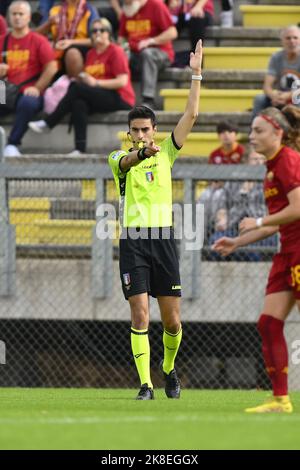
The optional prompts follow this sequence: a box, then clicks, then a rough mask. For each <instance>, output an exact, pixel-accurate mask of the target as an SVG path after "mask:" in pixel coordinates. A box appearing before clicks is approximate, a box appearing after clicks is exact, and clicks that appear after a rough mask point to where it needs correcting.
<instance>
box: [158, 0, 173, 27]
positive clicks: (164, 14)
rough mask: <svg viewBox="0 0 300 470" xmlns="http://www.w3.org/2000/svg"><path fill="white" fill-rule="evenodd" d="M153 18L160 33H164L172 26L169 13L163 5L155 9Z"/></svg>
mask: <svg viewBox="0 0 300 470" xmlns="http://www.w3.org/2000/svg"><path fill="white" fill-rule="evenodd" d="M155 17H156V20H157V25H158V26H159V28H160V29H161V31H165V30H166V29H168V28H170V26H174V22H173V20H172V17H171V14H170V11H169V9H168V7H167V6H166V5H165V4H164V3H163V4H162V5H159V6H158V8H157V10H156V9H155Z"/></svg>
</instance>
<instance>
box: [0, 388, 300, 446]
mask: <svg viewBox="0 0 300 470" xmlns="http://www.w3.org/2000/svg"><path fill="white" fill-rule="evenodd" d="M136 392H137V391H136V390H124V389H118V390H117V389H113V390H112V389H99V390H95V389H22V388H20V389H15V388H14V389H10V388H2V389H0V448H1V449H101V450H105V449H109V450H114V449H122V450H124V449H133V450H137V449H145V450H151V449H154V450H156V449H160V450H162V449H170V450H179V449H183V450H185V449H193V450H195V449H198V450H200V449H299V448H300V437H299V436H300V435H299V427H300V392H296V393H292V394H291V397H292V400H293V403H294V408H295V411H294V413H293V414H291V415H286V414H268V415H246V414H245V413H244V412H243V409H244V408H245V407H247V406H252V405H253V406H254V405H256V404H260V403H261V402H262V401H263V400H264V399H265V398H266V396H267V395H268V394H267V393H266V392H258V391H232V390H228V391H227V390H226V391H224V390H220V391H211V390H183V392H182V397H181V399H180V400H169V399H167V398H166V397H165V395H164V391H163V390H156V391H155V393H156V394H155V400H154V401H147V402H142V401H135V400H134V399H133V398H134V397H135V395H136Z"/></svg>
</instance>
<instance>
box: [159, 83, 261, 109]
mask: <svg viewBox="0 0 300 470" xmlns="http://www.w3.org/2000/svg"><path fill="white" fill-rule="evenodd" d="M260 93H261V90H211V89H210V90H206V89H204V88H202V90H201V98H200V108H199V109H200V112H201V113H212V112H216V113H222V112H224V113H225V112H226V113H230V112H238V111H239V112H243V111H247V110H249V109H252V107H253V100H254V98H255V96H257V95H258V94H260ZM188 94H189V90H185V89H179V90H174V89H170V88H169V89H163V90H161V91H160V95H161V96H162V97H163V100H164V110H165V111H182V112H183V111H184V110H185V106H186V101H187V98H188Z"/></svg>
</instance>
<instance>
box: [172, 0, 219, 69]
mask: <svg viewBox="0 0 300 470" xmlns="http://www.w3.org/2000/svg"><path fill="white" fill-rule="evenodd" d="M165 3H166V4H167V5H168V7H169V10H170V13H171V15H172V19H173V22H174V23H175V24H176V27H177V31H178V34H180V33H181V31H182V30H183V29H184V28H185V27H187V28H188V30H189V38H190V43H191V49H190V50H194V49H195V46H196V44H197V41H198V39H202V41H203V40H204V39H205V29H206V27H207V26H210V25H212V24H213V18H214V3H213V0H165ZM189 60H190V51H180V52H177V53H176V58H175V62H174V65H175V66H178V67H184V66H187V65H188V63H189Z"/></svg>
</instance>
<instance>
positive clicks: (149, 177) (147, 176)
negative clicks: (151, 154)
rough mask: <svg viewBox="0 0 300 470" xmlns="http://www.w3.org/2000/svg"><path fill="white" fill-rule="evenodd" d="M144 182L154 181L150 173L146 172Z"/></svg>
mask: <svg viewBox="0 0 300 470" xmlns="http://www.w3.org/2000/svg"><path fill="white" fill-rule="evenodd" d="M146 180H147V181H148V183H152V181H153V180H154V176H153V173H152V171H147V173H146Z"/></svg>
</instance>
